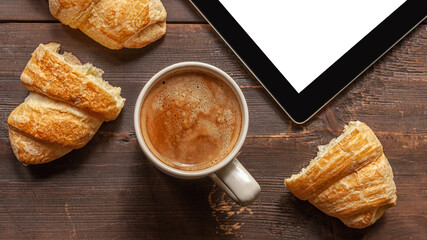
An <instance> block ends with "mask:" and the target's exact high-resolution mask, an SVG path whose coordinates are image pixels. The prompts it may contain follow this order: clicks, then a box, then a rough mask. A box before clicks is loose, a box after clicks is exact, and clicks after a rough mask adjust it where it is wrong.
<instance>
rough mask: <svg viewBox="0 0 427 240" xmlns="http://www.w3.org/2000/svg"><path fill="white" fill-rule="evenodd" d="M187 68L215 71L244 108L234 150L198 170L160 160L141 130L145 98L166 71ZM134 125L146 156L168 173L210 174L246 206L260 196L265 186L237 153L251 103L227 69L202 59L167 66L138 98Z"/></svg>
mask: <svg viewBox="0 0 427 240" xmlns="http://www.w3.org/2000/svg"><path fill="white" fill-rule="evenodd" d="M185 69H189V70H199V71H202V72H206V73H210V74H213V75H214V76H216V77H218V78H219V79H222V80H223V81H224V82H225V83H226V84H227V85H228V86H229V87H230V88H231V89H232V90H233V91H234V93H235V94H236V96H237V98H238V100H239V103H240V107H241V111H242V129H241V131H240V136H239V138H238V140H237V143H236V144H235V146H234V148H233V149H232V150H231V152H230V153H229V154H228V155H227V156H226V157H225V158H224V159H223V160H222V161H220V162H219V163H217V164H216V165H213V166H211V167H209V168H206V169H202V170H197V171H185V170H180V169H176V168H173V167H171V166H169V165H167V164H165V163H163V162H162V161H161V160H160V159H158V158H157V157H156V156H155V155H154V154H153V153H152V152H151V150H150V149H149V148H148V146H147V144H146V142H145V140H144V137H143V136H142V133H141V122H140V116H141V106H142V103H143V102H144V100H145V97H146V96H147V94H148V93H149V92H150V90H151V89H152V87H153V86H154V85H155V84H156V83H157V81H159V80H160V79H162V77H163V76H165V75H166V74H168V75H169V74H172V73H173V72H176V71H182V70H185ZM134 125H135V132H136V136H137V138H138V142H139V145H140V146H141V149H142V151H143V152H144V154H145V156H147V158H148V159H149V160H150V161H151V162H152V163H153V164H154V165H155V166H156V167H157V168H158V169H159V170H161V171H163V172H164V173H166V174H168V175H170V176H173V177H177V178H182V179H195V178H202V177H206V176H209V177H210V178H211V179H212V180H213V181H215V182H216V183H217V184H218V185H219V186H220V187H221V188H222V189H223V190H224V191H225V192H226V193H227V194H228V195H229V196H230V197H231V198H232V199H233V200H234V201H236V202H237V203H238V204H240V205H242V206H246V205H248V204H250V203H252V202H253V201H254V200H255V199H256V198H257V197H258V195H259V193H260V191H261V187H260V186H259V184H258V183H257V182H256V181H255V179H254V178H253V177H252V176H251V174H250V173H249V172H248V171H247V170H246V169H245V168H244V167H243V166H242V164H240V162H239V161H238V160H237V158H236V156H237V154H238V152H239V150H240V149H241V147H242V145H243V142H244V141H245V138H246V134H247V132H248V125H249V113H248V106H247V104H246V100H245V97H244V96H243V93H242V91H241V90H240V88H239V86H238V85H237V84H236V82H235V81H234V80H233V79H232V78H231V77H230V76H229V75H228V74H227V73H225V72H224V71H222V70H220V69H218V68H217V67H214V66H212V65H209V64H206V63H201V62H181V63H177V64H173V65H171V66H169V67H166V68H164V69H163V70H161V71H160V72H158V73H157V74H155V75H154V76H153V77H152V78H151V79H150V80H149V81H148V82H147V84H145V86H144V88H143V89H142V91H141V93H140V94H139V96H138V99H137V100H136V105H135V111H134Z"/></svg>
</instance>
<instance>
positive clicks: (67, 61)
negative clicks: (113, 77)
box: [7, 43, 125, 165]
mask: <svg viewBox="0 0 427 240" xmlns="http://www.w3.org/2000/svg"><path fill="white" fill-rule="evenodd" d="M59 46H60V45H59V44H57V43H49V44H46V45H43V44H40V45H39V47H38V48H37V49H36V50H35V51H34V52H33V54H32V58H31V59H30V61H29V62H28V64H27V66H26V67H25V69H24V71H23V73H22V75H21V81H22V83H23V84H24V86H25V87H26V88H27V89H28V90H30V91H31V93H30V95H29V96H28V97H27V98H26V99H25V102H24V103H22V104H21V105H19V106H18V107H17V108H15V109H14V110H13V111H12V113H11V114H10V115H9V118H8V120H7V121H8V126H9V138H10V142H11V145H12V149H13V152H14V153H15V155H16V157H17V158H18V160H19V161H21V162H22V163H24V164H25V165H28V164H40V163H46V162H50V161H52V160H55V159H57V158H59V157H62V156H63V155H65V154H67V153H69V152H70V151H71V150H73V149H77V148H81V147H83V146H85V145H86V143H88V142H89V140H90V139H92V137H93V136H94V135H95V133H96V132H97V130H98V129H99V127H100V126H101V124H102V123H103V122H104V121H111V120H114V119H115V118H117V116H118V115H119V113H120V111H121V109H122V108H123V105H124V102H125V99H123V98H122V97H121V96H120V91H121V89H120V88H116V87H112V86H111V85H109V84H108V83H107V82H105V81H103V80H102V74H103V71H102V70H101V69H98V68H95V67H93V66H92V65H91V64H89V63H87V64H84V65H82V64H81V63H80V61H79V60H78V59H77V58H76V57H75V56H73V55H71V54H70V53H64V54H63V55H60V54H59Z"/></svg>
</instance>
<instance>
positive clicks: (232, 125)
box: [134, 62, 261, 206]
mask: <svg viewBox="0 0 427 240" xmlns="http://www.w3.org/2000/svg"><path fill="white" fill-rule="evenodd" d="M134 124H135V132H136V136H137V138H138V142H139V145H140V146H141V148H142V151H143V152H144V154H145V155H146V156H147V158H148V159H149V160H150V161H151V162H152V163H153V164H154V165H155V166H156V167H157V168H158V169H159V170H161V171H163V172H164V173H166V174H168V175H170V176H173V177H177V178H183V179H195V178H201V177H206V176H209V177H210V178H211V179H212V180H214V181H215V182H216V183H217V184H218V185H219V186H220V187H221V188H222V189H223V190H224V191H225V192H226V193H227V194H228V195H229V196H230V197H231V198H232V199H233V200H234V201H236V202H237V203H238V204H240V205H242V206H245V205H248V204H250V203H252V202H253V201H254V200H255V199H256V198H257V197H258V195H259V193H260V191H261V188H260V186H259V184H258V183H257V182H256V181H255V179H254V178H253V177H252V176H251V175H250V174H249V172H248V171H247V170H246V169H245V168H244V167H243V166H242V165H241V164H240V162H239V161H238V160H237V158H236V156H237V154H238V152H239V150H240V148H241V147H242V145H243V142H244V141H245V138H246V134H247V131H248V125H249V113H248V107H247V104H246V100H245V98H244V96H243V93H242V91H241V90H240V88H239V86H238V85H237V84H236V83H235V82H234V80H233V79H232V78H231V77H230V76H229V75H228V74H226V73H225V72H223V71H222V70H220V69H218V68H216V67H214V66H212V65H209V64H206V63H201V62H182V63H177V64H174V65H171V66H169V67H166V68H165V69H163V70H161V71H160V72H158V73H157V74H156V75H154V76H153V77H152V78H151V79H150V80H149V81H148V82H147V84H146V85H145V86H144V88H143V89H142V91H141V93H140V94H139V96H138V99H137V101H136V105H135V112H134Z"/></svg>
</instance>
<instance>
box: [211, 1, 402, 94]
mask: <svg viewBox="0 0 427 240" xmlns="http://www.w3.org/2000/svg"><path fill="white" fill-rule="evenodd" d="M219 1H220V2H221V4H222V5H223V6H224V7H225V8H226V9H227V11H228V12H229V13H230V14H231V15H232V16H233V17H234V19H235V20H236V21H237V22H238V23H239V24H240V26H241V27H242V28H243V29H244V30H245V31H246V33H247V34H248V35H249V36H250V37H251V38H252V40H253V41H254V42H255V43H256V44H257V45H258V47H259V48H260V49H261V50H262V51H263V52H264V54H265V55H266V56H267V57H268V58H269V59H270V61H271V62H272V63H273V64H274V65H275V67H276V68H277V69H278V70H279V71H280V72H281V74H282V75H283V76H284V77H285V78H286V79H287V80H288V81H289V83H290V84H291V85H292V86H293V87H294V88H295V90H296V91H297V92H298V93H300V92H301V91H302V90H303V89H304V88H306V87H307V86H308V85H309V84H310V83H311V82H312V81H314V80H315V79H316V78H317V77H318V76H319V75H320V74H322V73H323V72H324V71H325V70H326V69H328V68H329V67H330V66H331V65H332V64H333V63H334V62H335V61H337V60H338V59H339V58H340V57H341V56H342V55H344V54H345V53H346V52H347V51H348V50H350V49H351V48H352V47H353V46H354V45H355V44H356V43H358V42H359V41H360V40H361V39H362V38H363V37H365V36H366V35H367V34H368V33H369V32H370V31H372V30H373V29H374V28H375V27H376V26H377V25H379V24H380V23H381V22H382V21H383V20H384V19H386V18H387V17H388V16H389V15H390V14H392V13H393V12H394V11H395V10H396V9H397V8H399V6H401V5H402V4H403V3H404V2H405V1H406V0H347V1H342V0H324V1H318V0H302V1H293V0H280V1H279V0H275V1H273V0H264V1H255V0H219ZM337 81H339V79H337Z"/></svg>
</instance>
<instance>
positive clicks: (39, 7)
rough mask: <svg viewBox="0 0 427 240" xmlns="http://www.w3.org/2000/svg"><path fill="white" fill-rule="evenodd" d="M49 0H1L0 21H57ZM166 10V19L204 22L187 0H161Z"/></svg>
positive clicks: (169, 20) (170, 20)
mask: <svg viewBox="0 0 427 240" xmlns="http://www.w3.org/2000/svg"><path fill="white" fill-rule="evenodd" d="M48 3H49V0H2V1H1V3H0V22H1V21H3V22H8V21H9V22H10V21H28V22H40V21H42V22H57V20H56V19H55V18H54V17H52V15H51V14H50V12H49V4H48ZM162 3H163V5H164V6H165V8H166V11H167V12H168V17H167V21H168V22H170V23H172V22H181V23H182V22H192V23H204V22H205V20H204V19H203V18H202V17H201V16H200V15H199V13H198V12H197V11H195V10H194V7H193V5H192V4H191V3H190V1H188V0H162Z"/></svg>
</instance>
